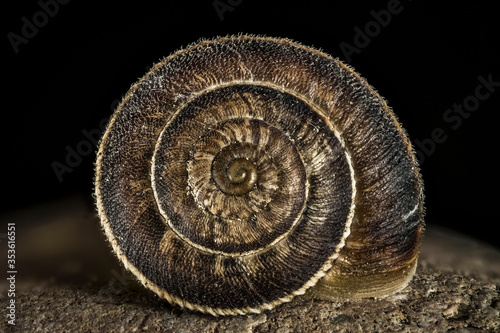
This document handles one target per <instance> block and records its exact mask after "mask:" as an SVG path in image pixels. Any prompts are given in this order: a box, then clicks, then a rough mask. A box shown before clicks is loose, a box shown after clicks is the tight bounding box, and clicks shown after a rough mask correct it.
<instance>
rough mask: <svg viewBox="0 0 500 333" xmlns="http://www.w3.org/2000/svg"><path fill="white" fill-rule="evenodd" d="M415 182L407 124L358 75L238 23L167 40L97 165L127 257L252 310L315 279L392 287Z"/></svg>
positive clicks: (162, 284)
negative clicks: (242, 30)
mask: <svg viewBox="0 0 500 333" xmlns="http://www.w3.org/2000/svg"><path fill="white" fill-rule="evenodd" d="M422 193H423V192H422V183H421V179H420V175H419V170H418V166H417V162H416V159H415V155H414V153H413V149H412V146H411V144H410V141H409V140H408V138H407V136H406V134H405V131H404V130H403V128H402V127H401V125H400V124H399V123H398V122H397V120H396V117H395V116H394V114H393V113H392V111H391V109H390V108H389V107H388V106H387V104H386V102H385V101H384V99H383V98H381V97H380V96H379V95H378V93H377V92H376V91H375V90H374V89H373V88H372V87H371V86H370V85H368V84H367V83H366V81H365V80H364V79H362V78H361V77H360V76H359V75H358V74H356V73H355V72H354V71H353V70H352V69H351V68H350V67H348V66H347V65H345V64H343V63H341V62H340V61H339V60H336V59H333V58H331V57H330V56H328V55H326V54H324V53H322V52H320V51H318V50H315V49H312V48H309V47H305V46H303V45H300V44H297V43H295V42H292V41H290V40H288V39H276V38H268V37H255V36H245V35H239V36H231V37H225V38H218V39H214V40H203V41H201V42H199V43H197V44H193V45H191V46H189V47H187V48H185V49H182V50H180V51H177V52H176V53H174V54H172V55H171V56H169V57H167V58H165V59H164V60H163V61H161V62H160V63H158V64H156V65H155V66H154V67H153V68H152V69H151V70H150V71H149V73H147V74H146V75H145V76H144V77H143V78H142V79H140V80H139V81H138V82H137V83H136V84H134V85H133V86H132V87H131V89H130V91H129V92H128V93H127V95H126V96H125V98H124V99H123V101H122V102H121V104H120V105H119V106H118V109H117V110H116V112H115V114H114V115H113V117H112V119H111V121H110V124H109V126H108V128H107V130H106V132H105V134H104V136H103V138H102V141H101V144H100V149H99V152H98V157H97V163H96V177H95V195H96V200H97V208H98V212H99V216H100V218H101V221H102V226H103V228H104V231H105V233H106V236H107V238H108V239H109V241H110V243H111V245H112V247H113V250H114V252H115V253H116V254H117V256H118V258H119V259H120V260H121V261H122V262H123V264H124V265H125V267H126V268H127V269H128V270H130V271H131V272H132V273H133V274H134V275H135V276H136V277H137V278H138V279H139V280H140V281H141V282H142V283H143V284H144V285H145V286H146V287H147V288H149V289H151V290H153V291H154V292H155V293H156V294H158V295H159V296H160V297H162V298H165V299H167V300H168V301H169V302H170V303H173V304H177V305H179V306H181V307H185V308H189V309H192V310H197V311H201V312H205V313H210V314H213V315H234V314H246V313H258V312H260V311H262V310H265V309H271V308H273V307H275V306H277V305H278V304H281V303H283V302H287V301H290V300H291V299H292V298H293V297H294V296H296V295H300V294H303V293H305V292H306V290H308V289H310V288H311V287H313V286H315V287H314V288H312V291H311V293H312V294H313V295H314V296H315V297H318V298H322V299H342V298H357V297H382V296H385V295H388V294H390V293H393V292H395V291H398V290H400V289H402V288H403V287H405V286H406V284H407V283H408V282H409V280H410V279H411V277H412V275H413V273H414V271H415V266H416V262H417V256H418V248H419V243H420V237H421V234H422V229H423V224H424V222H423V214H424V213H423V194H422ZM318 281H319V282H318Z"/></svg>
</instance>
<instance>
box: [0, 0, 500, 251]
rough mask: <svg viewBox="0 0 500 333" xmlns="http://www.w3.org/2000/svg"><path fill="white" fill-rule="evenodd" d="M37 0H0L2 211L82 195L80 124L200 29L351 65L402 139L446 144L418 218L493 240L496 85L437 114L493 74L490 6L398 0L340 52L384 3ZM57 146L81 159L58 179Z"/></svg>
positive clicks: (498, 56) (438, 151) (434, 162)
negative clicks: (461, 112)
mask: <svg viewBox="0 0 500 333" xmlns="http://www.w3.org/2000/svg"><path fill="white" fill-rule="evenodd" d="M44 2H47V3H54V0H52V1H45V0H42V2H37V1H23V2H17V3H14V2H13V1H9V2H8V3H5V4H3V10H2V22H4V24H5V25H4V34H3V36H4V37H3V46H4V49H3V53H4V54H5V55H6V58H7V59H6V60H4V61H3V70H2V79H3V81H4V87H3V90H2V104H1V105H2V123H1V144H2V155H1V156H2V162H1V165H2V173H1V175H2V178H3V179H2V185H3V186H2V187H1V188H2V190H3V191H2V192H3V195H2V197H3V199H2V206H1V212H0V213H7V212H10V211H13V210H23V209H27V208H29V207H30V206H32V205H35V204H43V203H45V202H49V201H54V200H59V199H61V198H63V197H67V196H70V195H72V194H74V193H83V194H84V195H85V197H87V198H88V199H89V200H92V199H91V193H92V179H93V163H94V160H95V147H91V151H90V150H88V149H87V150H86V148H88V147H89V144H88V143H85V142H86V141H88V140H87V138H86V136H85V135H84V131H85V130H86V131H89V132H90V133H96V131H98V130H99V127H100V125H99V124H100V123H101V122H102V121H103V119H106V118H108V117H109V116H110V115H111V114H112V111H113V109H114V107H115V106H116V103H117V101H118V100H119V99H120V98H121V96H122V95H123V94H124V93H126V91H127V90H128V88H129V87H130V85H131V84H132V83H134V82H135V81H136V80H137V79H138V78H139V77H141V76H142V75H144V74H145V73H146V71H147V70H148V68H149V67H150V66H151V65H152V64H153V63H155V62H157V61H159V60H160V59H161V58H163V57H164V56H167V55H169V54H170V53H171V52H173V51H175V50H177V49H179V48H182V47H185V46H186V45H188V44H190V43H192V42H195V41H197V40H199V39H200V38H212V37H215V36H223V35H228V34H236V33H249V34H264V35H269V36H279V37H288V38H291V39H293V40H296V41H299V42H301V43H303V44H305V45H308V46H313V47H316V48H320V49H322V50H323V51H325V52H326V53H328V54H330V55H333V56H335V57H339V58H340V59H341V60H343V61H346V62H349V63H350V65H352V66H353V67H354V68H355V69H356V70H357V71H358V72H359V73H361V75H362V76H363V77H365V78H366V79H367V80H368V82H369V83H370V84H372V85H373V86H374V87H375V88H376V89H377V90H378V91H379V92H380V94H381V95H382V96H384V97H385V98H386V99H387V100H388V102H389V104H390V105H391V106H392V108H393V109H394V111H395V113H396V115H397V116H398V118H399V120H400V121H401V122H402V124H403V126H404V127H405V128H406V129H407V131H408V134H409V136H410V138H411V140H412V142H413V143H416V142H417V141H419V142H426V140H427V142H428V140H429V139H430V138H431V137H432V132H433V131H435V129H437V128H441V129H442V133H444V135H445V136H446V140H444V142H440V143H436V144H435V147H434V148H433V149H431V150H432V151H430V152H429V153H427V154H426V155H424V156H425V158H424V159H423V160H422V164H421V170H422V174H423V178H424V182H425V188H426V190H425V193H426V206H427V218H426V219H427V222H428V224H439V225H444V226H447V227H450V228H453V229H455V230H458V231H461V232H464V233H467V234H469V235H471V236H474V237H476V238H480V239H483V240H485V241H488V242H490V243H492V244H494V245H497V246H498V245H499V244H500V243H499V241H498V240H497V238H498V232H497V231H496V228H497V225H498V222H499V217H498V214H497V213H496V208H497V206H498V203H497V201H498V200H497V199H498V197H499V196H498V194H497V191H498V181H497V175H498V172H497V167H496V164H497V161H496V157H495V155H496V154H497V150H498V149H497V146H496V142H497V141H496V135H495V134H496V131H497V123H498V122H497V119H498V116H497V114H498V111H499V105H500V87H496V88H495V89H496V91H495V92H493V93H491V94H490V96H489V97H488V98H487V99H485V100H484V101H481V102H480V104H479V107H478V108H477V110H476V111H474V112H471V114H470V116H469V117H468V118H467V119H463V121H462V122H461V124H460V126H457V128H456V129H453V128H452V126H451V125H454V124H455V123H454V122H446V121H445V119H443V115H444V114H445V112H446V110H447V109H449V108H452V107H453V105H454V104H455V103H456V104H462V103H463V102H464V100H465V99H466V98H467V97H468V96H474V94H475V89H476V87H477V86H478V84H479V83H480V82H479V81H478V77H479V76H482V77H484V78H485V79H487V78H488V76H491V78H492V80H493V81H495V82H500V66H499V60H500V47H499V32H500V29H499V27H498V12H497V10H495V9H493V7H491V5H490V3H489V2H487V1H463V2H458V1H453V2H452V1H445V2H443V1H439V2H438V1H416V0H413V1H409V0H406V1H404V0H401V1H400V4H399V6H397V9H398V10H399V12H398V13H397V14H393V15H391V20H390V22H389V23H388V24H386V26H385V27H380V31H376V30H372V31H371V34H372V37H370V40H369V43H368V42H367V43H366V44H367V45H363V47H360V48H359V50H358V52H357V53H353V54H351V55H350V59H348V57H347V56H346V54H345V52H343V51H342V49H341V47H340V45H341V43H347V44H350V45H352V46H355V45H356V44H355V42H356V30H355V28H356V27H357V28H359V29H361V30H365V28H366V27H367V24H368V27H371V28H373V26H372V25H370V22H371V21H374V16H373V13H371V11H375V12H380V11H381V10H384V9H386V8H387V6H388V4H390V3H394V1H369V2H364V3H358V2H354V1H336V2H326V1H325V2H314V1H302V2H297V3H293V2H291V1H280V2H273V3H269V2H265V1H249V0H231V1H230V0H220V1H219V2H218V3H219V4H220V3H225V4H227V5H228V6H230V8H231V10H227V11H225V12H223V13H222V18H223V20H221V17H220V16H219V14H218V13H217V10H216V9H215V7H214V1H212V0H209V1H198V2H195V1H184V2H181V1H176V2H170V1H169V2H167V1H162V2H158V3H154V4H150V3H147V2H141V3H139V2H121V3H117V4H116V5H114V6H111V5H109V4H103V3H90V2H83V1H79V2H77V1H69V2H67V3H65V4H59V5H58V8H57V13H55V11H56V9H55V7H54V6H52V7H50V9H51V10H52V17H50V15H46V16H44V14H40V11H43V8H42V6H41V4H40V3H44ZM61 2H63V1H62V0H61ZM219 11H222V9H219ZM23 17H25V19H24V20H23ZM44 18H46V20H45V19H44ZM36 20H38V21H36ZM26 21H29V22H31V23H38V25H39V27H38V28H37V30H38V31H36V32H34V31H32V30H31V31H28V32H30V33H31V35H32V36H30V37H29V38H26V43H22V44H19V45H18V46H17V48H18V52H17V53H16V52H15V47H13V45H12V42H11V41H10V40H9V36H10V37H11V38H12V37H13V36H14V35H13V34H16V35H18V36H22V35H23V26H24V25H25V24H26V23H25V22H26ZM25 30H26V29H25ZM28 30H29V29H28ZM24 33H26V31H24ZM358 42H359V40H358ZM365 42H366V41H365ZM344 45H346V44H344ZM359 45H360V44H359V43H358V46H359ZM481 92H483V93H484V92H486V90H481ZM428 147H430V146H428ZM68 149H69V150H71V149H73V150H75V151H76V150H78V149H80V151H81V152H83V153H84V154H83V153H82V154H81V155H85V156H81V160H73V167H72V172H71V173H64V174H62V181H61V179H58V177H57V175H56V173H55V171H54V168H53V163H54V162H58V163H61V165H67V161H66V158H67V155H68ZM33 223H37V221H36V220H34V221H33Z"/></svg>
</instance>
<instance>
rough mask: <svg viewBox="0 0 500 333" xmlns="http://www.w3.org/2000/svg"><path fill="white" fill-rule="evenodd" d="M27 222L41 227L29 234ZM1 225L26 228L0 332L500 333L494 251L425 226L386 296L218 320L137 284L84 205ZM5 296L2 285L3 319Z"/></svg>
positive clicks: (498, 255)
mask: <svg viewBox="0 0 500 333" xmlns="http://www.w3.org/2000/svg"><path fill="white" fill-rule="evenodd" d="M40 209H42V210H40ZM33 216H36V217H37V220H38V221H39V222H38V223H36V224H32V225H31V226H29V227H26V225H27V224H28V223H29V221H30V219H33ZM5 219H9V221H13V220H14V221H16V223H17V225H19V226H20V225H23V226H25V227H24V228H18V229H19V230H18V234H17V244H16V248H17V257H16V259H17V262H16V264H17V266H18V275H17V280H16V289H17V290H16V297H15V300H16V325H15V326H12V325H9V324H7V322H6V320H5V318H6V317H5V316H3V318H2V321H1V322H0V332H4V331H5V332H34V331H40V332H62V331H68V332H108V331H109V332H134V331H137V332H281V333H284V332H369V331H375V332H446V331H458V332H462V331H463V332H485V331H486V332H488V331H489V332H498V331H500V296H499V288H500V265H499V263H500V252H499V251H498V250H497V249H495V248H492V247H490V246H487V245H483V244H479V243H477V242H475V241H473V240H470V239H468V238H466V237H464V236H460V235H454V234H452V233H450V232H449V231H446V230H439V229H435V228H432V227H429V230H428V231H427V233H426V237H425V240H424V244H423V247H422V255H421V259H420V262H419V267H418V270H417V275H416V276H415V278H414V279H413V280H412V282H411V283H410V285H409V286H408V287H407V288H406V289H405V290H403V291H402V292H400V293H398V294H396V295H393V296H391V297H389V298H385V299H379V300H377V299H365V300H356V301H346V302H342V303H329V302H324V301H316V300H311V299H308V298H307V297H299V298H296V299H295V300H294V301H293V302H291V303H289V304H284V305H282V306H280V307H278V308H277V309H275V310H273V311H266V312H264V313H262V314H260V315H253V316H248V317H241V316H239V317H219V318H215V317H211V316H207V315H200V314H197V313H193V312H189V311H184V310H181V309H178V308H175V307H172V306H170V305H169V304H168V303H166V302H164V301H162V300H160V299H158V298H157V297H156V296H155V295H154V294H152V293H151V292H149V291H147V290H145V289H144V288H142V286H140V285H138V284H137V283H136V282H135V281H134V280H133V278H132V276H131V275H129V274H128V273H127V272H124V271H123V270H122V269H121V268H120V266H119V265H118V263H117V260H115V258H113V256H112V255H111V254H110V250H109V248H108V247H107V245H106V243H105V240H104V237H103V236H102V234H101V232H100V230H99V226H98V221H97V219H96V217H95V214H94V213H93V212H92V208H91V207H90V206H89V205H86V204H85V201H82V200H81V199H78V198H75V199H73V200H70V201H67V202H64V203H62V204H57V205H54V206H53V207H43V208H35V209H34V210H33V211H30V212H29V213H26V212H23V213H20V214H16V215H13V216H9V217H5ZM2 225H4V223H2ZM1 245H4V244H1ZM2 253H5V250H4V248H3V247H2ZM2 267H3V266H2ZM6 290H7V285H6V284H5V283H4V282H3V281H2V284H0V291H2V293H1V296H0V302H1V307H2V309H3V310H2V313H4V309H5V307H6V304H7V301H8V300H9V298H7V297H6V292H5V291H6Z"/></svg>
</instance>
